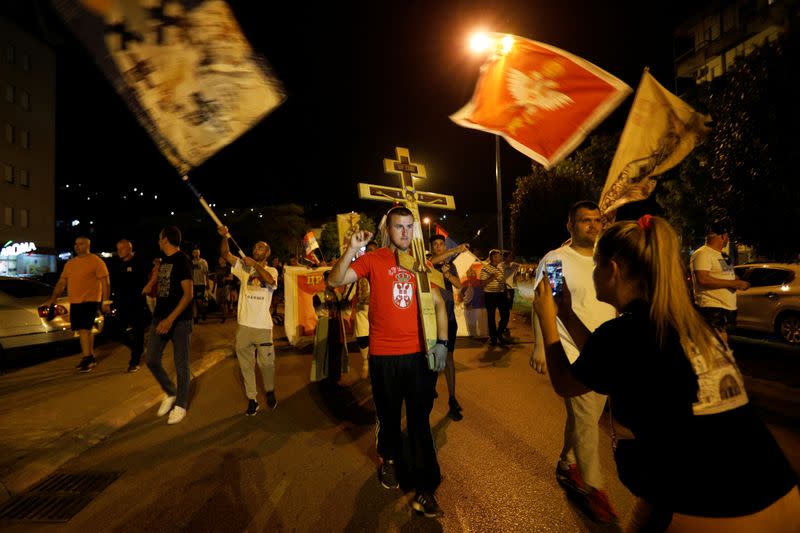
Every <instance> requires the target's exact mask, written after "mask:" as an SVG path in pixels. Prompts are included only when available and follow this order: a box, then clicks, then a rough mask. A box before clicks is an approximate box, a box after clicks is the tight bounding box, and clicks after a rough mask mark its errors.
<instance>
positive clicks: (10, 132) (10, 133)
mask: <svg viewBox="0 0 800 533" xmlns="http://www.w3.org/2000/svg"><path fill="white" fill-rule="evenodd" d="M5 131H6V142H7V143H13V142H14V126H13V125H12V124H9V123H8V122H6V127H5Z"/></svg>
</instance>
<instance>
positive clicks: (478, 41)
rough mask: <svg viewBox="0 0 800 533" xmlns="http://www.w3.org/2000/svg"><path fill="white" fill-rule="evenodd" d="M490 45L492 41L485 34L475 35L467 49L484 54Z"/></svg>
mask: <svg viewBox="0 0 800 533" xmlns="http://www.w3.org/2000/svg"><path fill="white" fill-rule="evenodd" d="M491 45H492V39H491V38H490V37H489V36H488V35H486V34H485V33H476V34H475V35H473V36H472V39H470V41H469V47H470V48H472V50H473V51H474V52H485V51H486V50H488V49H489V47H490V46H491Z"/></svg>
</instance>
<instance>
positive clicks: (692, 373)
mask: <svg viewBox="0 0 800 533" xmlns="http://www.w3.org/2000/svg"><path fill="white" fill-rule="evenodd" d="M594 260H595V269H594V274H593V278H594V284H595V289H596V291H597V298H598V299H599V300H600V301H602V302H606V303H609V304H611V305H612V306H614V307H615V308H616V309H617V311H618V312H619V313H620V314H619V316H618V317H617V318H616V319H613V320H610V321H608V322H606V323H605V324H603V325H602V326H600V327H599V328H597V329H596V330H595V331H594V332H593V333H591V334H590V333H589V332H588V330H586V328H585V327H584V326H583V324H582V323H581V322H580V320H579V319H577V317H575V316H574V313H573V312H572V309H571V302H570V296H569V289H568V288H567V287H565V289H564V291H563V293H562V296H560V297H557V298H558V302H556V301H555V300H554V297H553V295H552V291H551V289H550V285H549V281H548V279H547V277H544V278H543V279H542V281H541V282H540V283H539V284H538V286H537V289H536V299H535V300H534V308H535V311H536V313H537V315H538V317H539V321H540V324H541V327H542V334H543V338H544V344H545V352H546V356H547V365H548V369H549V374H550V379H551V381H552V383H553V388H554V389H555V391H556V392H557V393H558V394H560V395H561V396H575V395H579V394H585V393H586V392H587V391H589V390H593V391H596V392H599V393H601V394H607V395H609V397H610V402H611V413H612V419H613V422H612V439H613V441H614V442H613V445H614V449H615V453H614V456H615V459H616V462H617V472H618V475H619V477H620V480H621V481H622V482H623V484H625V486H626V487H628V489H629V490H630V491H631V492H632V493H633V494H634V495H635V496H637V501H636V505H635V506H634V510H633V515H632V517H631V521H630V523H629V525H628V527H627V530H628V531H673V532H683V531H687V532H688V531H691V532H696V531H726V532H731V531H770V532H772V531H776V532H790V531H792V532H797V531H800V492H799V491H798V488H797V480H796V478H795V476H794V474H793V473H792V471H791V468H790V466H789V464H788V462H787V461H786V459H785V457H784V455H783V453H782V452H781V450H780V448H779V447H778V445H777V444H776V442H775V440H774V438H773V437H772V435H771V434H770V433H769V431H768V430H767V428H766V427H765V426H764V424H763V423H762V422H761V421H760V420H759V419H758V418H757V417H756V415H755V414H754V413H753V410H752V408H751V407H750V405H749V403H748V399H747V394H746V392H745V390H744V380H743V378H742V375H741V373H740V372H739V369H738V368H737V366H736V362H735V361H734V359H733V355H732V352H731V350H730V348H729V347H728V346H727V345H726V343H725V342H724V341H723V340H722V339H720V338H719V336H718V335H717V334H716V333H715V332H714V331H713V330H712V329H710V328H709V327H708V326H707V325H706V322H705V321H704V320H703V319H702V318H701V317H700V315H699V314H698V313H697V311H696V310H695V308H694V306H693V305H692V302H691V300H690V298H689V293H688V291H687V289H686V283H685V272H684V269H683V266H682V264H681V261H680V248H679V245H678V239H677V236H676V235H675V232H674V230H673V229H672V227H670V225H669V224H668V223H667V221H665V220H664V219H661V218H658V217H651V216H649V215H645V216H644V217H642V218H641V219H639V221H638V222H630V221H625V222H618V223H616V224H614V225H612V226H610V227H609V228H607V229H606V230H605V231H604V232H603V233H602V235H601V236H600V238H599V240H598V241H597V244H596V246H595V252H594ZM557 318H558V319H559V320H561V321H562V323H563V324H564V325H565V326H566V327H567V329H568V330H569V332H570V334H571V335H572V338H573V339H574V340H575V341H576V343H577V344H578V346H579V347H580V348H581V354H580V356H579V357H578V359H577V360H576V361H575V362H574V363H573V364H572V366H570V364H569V361H568V360H567V358H566V356H565V354H564V349H563V347H562V346H561V343H560V342H559V335H558V330H557V327H556V319H557ZM614 422H616V423H617V424H622V425H624V426H626V427H627V428H628V429H629V430H630V432H631V433H632V434H633V436H634V437H635V438H633V439H623V440H619V441H617V439H616V434H615V432H614Z"/></svg>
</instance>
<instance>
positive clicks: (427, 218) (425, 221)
mask: <svg viewBox="0 0 800 533" xmlns="http://www.w3.org/2000/svg"><path fill="white" fill-rule="evenodd" d="M422 221H423V222H424V223H425V225H426V226H428V242H429V243H430V242H431V219H430V217H425V218H423V219H422Z"/></svg>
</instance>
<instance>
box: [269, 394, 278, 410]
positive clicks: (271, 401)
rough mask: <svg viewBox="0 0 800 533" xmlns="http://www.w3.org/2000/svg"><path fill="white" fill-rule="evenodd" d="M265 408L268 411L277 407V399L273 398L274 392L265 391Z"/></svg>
mask: <svg viewBox="0 0 800 533" xmlns="http://www.w3.org/2000/svg"><path fill="white" fill-rule="evenodd" d="M267 407H269V408H270V409H275V408H276V407H278V399H277V398H275V391H274V390H271V391H267Z"/></svg>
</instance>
